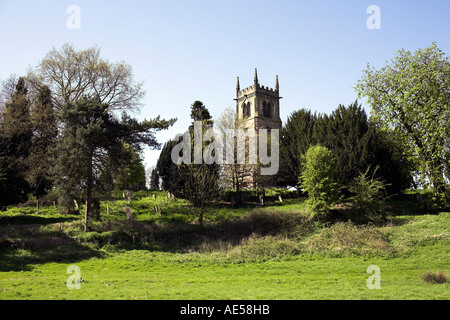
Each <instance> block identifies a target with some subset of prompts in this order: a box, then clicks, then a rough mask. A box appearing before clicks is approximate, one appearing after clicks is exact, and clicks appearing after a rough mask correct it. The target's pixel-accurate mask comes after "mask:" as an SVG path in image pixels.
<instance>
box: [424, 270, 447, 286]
mask: <svg viewBox="0 0 450 320" xmlns="http://www.w3.org/2000/svg"><path fill="white" fill-rule="evenodd" d="M422 280H423V281H425V282H431V283H439V284H442V283H445V282H447V281H448V279H447V276H446V275H445V271H438V272H433V271H428V272H426V273H425V274H423V275H422Z"/></svg>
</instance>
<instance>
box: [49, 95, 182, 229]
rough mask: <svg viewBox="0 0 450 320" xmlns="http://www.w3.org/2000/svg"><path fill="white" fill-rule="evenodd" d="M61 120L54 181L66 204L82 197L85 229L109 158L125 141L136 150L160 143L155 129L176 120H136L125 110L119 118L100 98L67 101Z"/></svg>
mask: <svg viewBox="0 0 450 320" xmlns="http://www.w3.org/2000/svg"><path fill="white" fill-rule="evenodd" d="M61 120H62V123H63V130H62V133H61V136H60V138H59V139H58V143H57V145H56V147H55V152H54V155H55V166H54V169H53V181H54V184H55V186H56V188H57V190H58V191H59V193H60V201H61V202H62V203H63V204H64V205H65V206H66V207H69V208H70V206H71V204H72V203H73V199H80V198H81V199H84V200H85V203H86V209H85V224H84V229H85V231H87V230H88V228H89V221H90V219H91V218H92V215H93V212H92V208H93V204H94V203H95V202H96V201H95V198H94V194H95V192H96V189H98V187H99V183H100V181H99V177H100V174H101V173H102V171H104V170H105V169H108V168H109V169H110V167H108V165H109V164H110V161H109V160H110V158H111V157H117V158H120V157H122V155H123V151H124V150H123V148H124V145H126V144H128V145H130V146H132V147H133V148H134V149H136V150H139V146H140V145H142V144H146V145H148V146H149V147H153V148H154V147H159V144H158V143H157V141H156V139H155V138H154V132H155V131H157V130H161V129H165V128H168V127H169V126H170V125H172V124H173V122H174V121H175V120H173V119H172V120H169V121H166V120H160V119H159V117H158V118H156V119H153V120H148V121H147V120H144V121H142V122H138V121H137V120H135V119H132V118H130V117H129V116H128V115H126V114H123V115H122V119H121V120H118V119H116V118H115V117H114V116H113V114H112V112H111V110H110V109H109V106H108V105H107V104H104V103H102V102H101V100H100V99H99V98H82V99H80V100H77V101H76V102H68V103H66V104H65V105H64V107H63V109H62V112H61Z"/></svg>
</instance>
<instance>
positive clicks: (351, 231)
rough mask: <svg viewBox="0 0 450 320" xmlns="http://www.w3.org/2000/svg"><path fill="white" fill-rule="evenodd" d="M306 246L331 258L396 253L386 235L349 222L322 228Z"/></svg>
mask: <svg viewBox="0 0 450 320" xmlns="http://www.w3.org/2000/svg"><path fill="white" fill-rule="evenodd" d="M306 244H307V246H308V247H309V249H310V250H311V251H317V252H319V253H322V254H326V255H331V256H342V255H355V256H392V255H393V254H396V253H397V251H396V250H395V248H394V247H393V246H392V245H391V244H390V240H389V234H388V233H386V232H384V231H382V230H380V229H378V228H376V227H374V226H373V225H364V226H356V225H354V224H353V223H351V222H339V223H336V224H334V225H332V226H331V227H328V228H324V229H323V230H322V231H321V232H320V234H318V235H315V236H312V237H311V238H309V239H308V241H307V242H306Z"/></svg>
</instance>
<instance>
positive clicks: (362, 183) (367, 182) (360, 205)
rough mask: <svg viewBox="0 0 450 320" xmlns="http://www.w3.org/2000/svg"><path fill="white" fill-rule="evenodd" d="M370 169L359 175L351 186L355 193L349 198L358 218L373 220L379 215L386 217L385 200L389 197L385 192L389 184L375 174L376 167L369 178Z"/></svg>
mask: <svg viewBox="0 0 450 320" xmlns="http://www.w3.org/2000/svg"><path fill="white" fill-rule="evenodd" d="M369 169H370V167H369V168H368V169H367V170H366V172H364V173H360V174H359V176H357V177H356V178H355V179H354V181H353V184H352V185H351V186H350V187H349V191H350V192H351V193H352V194H353V196H352V197H350V198H349V200H350V203H351V209H352V213H353V216H354V218H356V220H363V221H366V220H367V219H369V220H373V219H376V218H378V217H382V218H384V214H385V210H384V209H385V201H386V199H387V198H388V197H387V195H386V192H385V189H386V186H387V184H385V183H384V182H383V181H381V180H380V179H378V178H375V174H376V171H377V169H378V168H376V169H375V170H374V172H373V174H372V176H371V177H370V178H369V177H368V174H369Z"/></svg>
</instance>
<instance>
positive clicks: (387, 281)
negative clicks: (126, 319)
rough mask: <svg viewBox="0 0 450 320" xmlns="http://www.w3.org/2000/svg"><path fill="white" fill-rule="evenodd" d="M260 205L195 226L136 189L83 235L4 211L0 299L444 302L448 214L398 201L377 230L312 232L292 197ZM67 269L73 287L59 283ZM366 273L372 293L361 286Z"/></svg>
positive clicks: (78, 229) (72, 218)
mask: <svg viewBox="0 0 450 320" xmlns="http://www.w3.org/2000/svg"><path fill="white" fill-rule="evenodd" d="M153 195H154V197H153ZM413 199H415V198H413ZM249 200H251V198H249ZM268 200H269V201H268V202H267V203H266V205H265V206H264V207H261V206H258V205H256V203H252V202H251V201H249V202H248V205H247V206H242V207H239V208H232V207H230V206H227V205H226V204H222V205H219V206H217V207H214V208H212V209H211V211H210V213H209V214H208V217H207V218H208V219H207V221H206V224H205V225H204V226H199V225H198V224H196V223H193V222H194V221H195V220H196V217H195V212H194V211H193V209H192V208H191V207H190V206H189V205H188V204H187V203H186V202H185V201H184V200H181V199H170V198H168V197H167V195H166V194H165V193H164V192H153V193H150V192H148V193H144V192H142V193H139V194H136V195H134V197H133V199H132V200H131V202H130V203H127V202H126V201H123V200H120V198H119V197H118V198H117V199H116V200H111V201H109V202H102V205H101V212H102V213H101V221H97V222H95V223H93V225H92V228H91V232H88V233H84V232H83V231H82V216H81V215H63V214H61V213H59V211H58V208H54V207H53V206H48V207H44V208H41V210H40V214H39V215H37V214H36V213H35V211H36V209H35V208H34V207H32V206H29V207H26V206H25V207H11V208H8V210H7V211H5V212H2V213H0V299H449V298H450V285H449V282H448V271H449V270H448V266H449V262H450V246H449V244H450V239H449V238H450V212H433V213H432V214H430V212H428V213H429V214H426V213H427V211H423V210H422V209H421V210H419V206H418V204H417V203H416V202H414V201H412V200H409V201H406V200H403V201H397V202H392V203H391V204H390V209H389V212H388V217H387V220H385V221H382V222H377V223H371V224H355V223H353V222H351V221H348V220H347V219H345V217H339V216H338V217H337V218H336V219H335V221H334V222H333V223H328V224H322V223H318V222H317V221H315V220H313V219H311V218H309V214H308V211H307V208H306V207H305V205H304V199H302V198H291V199H288V198H286V199H283V202H280V201H279V200H278V198H277V197H275V196H274V197H272V198H268ZM155 205H158V206H159V207H160V208H161V213H160V212H159V211H158V210H156V211H155V210H154V207H155ZM125 206H129V207H130V208H131V209H132V212H133V219H128V220H127V219H126V214H125V212H124V210H123V208H124V207H125ZM107 208H108V209H109V210H108V209H107ZM80 209H81V210H82V208H80ZM107 212H109V214H107ZM72 265H76V266H78V267H79V269H80V272H81V277H82V280H81V283H80V289H79V290H77V289H73V290H69V289H68V287H67V285H66V281H67V279H68V278H69V276H71V274H68V273H67V268H68V267H69V266H72ZM371 265H376V266H378V267H379V269H380V278H381V282H380V289H373V290H371V289H369V288H368V286H367V281H368V278H369V277H370V276H371V274H369V273H367V269H368V267H369V266H371ZM442 274H444V276H443V277H442ZM434 275H436V276H435V277H433V276H434ZM434 278H437V279H439V278H440V279H442V278H444V281H443V282H444V283H436V282H433V281H430V279H434ZM425 280H427V281H425ZM441 282H442V281H441Z"/></svg>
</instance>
